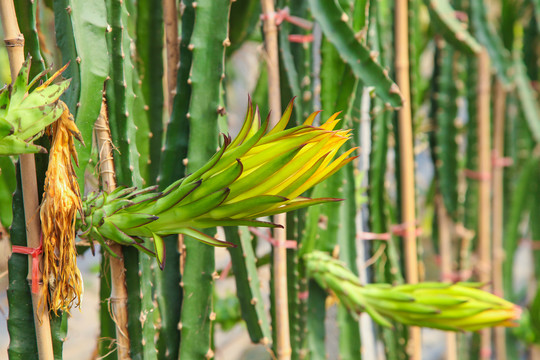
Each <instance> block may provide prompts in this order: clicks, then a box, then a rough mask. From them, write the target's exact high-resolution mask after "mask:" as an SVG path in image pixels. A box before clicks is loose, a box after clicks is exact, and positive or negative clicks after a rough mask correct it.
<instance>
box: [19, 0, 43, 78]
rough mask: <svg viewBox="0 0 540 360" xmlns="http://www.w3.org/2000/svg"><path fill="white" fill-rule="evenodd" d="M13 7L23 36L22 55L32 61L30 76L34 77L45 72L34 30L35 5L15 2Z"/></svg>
mask: <svg viewBox="0 0 540 360" xmlns="http://www.w3.org/2000/svg"><path fill="white" fill-rule="evenodd" d="M14 5H15V12H16V13H17V21H18V23H19V28H20V29H21V32H22V34H23V36H24V53H25V54H28V55H30V56H31V57H32V59H33V62H32V69H31V70H30V76H32V77H34V76H36V75H37V74H39V73H40V72H42V71H44V70H45V60H43V57H42V56H41V49H40V47H39V38H38V32H37V28H36V8H37V3H36V2H34V1H15V2H14Z"/></svg>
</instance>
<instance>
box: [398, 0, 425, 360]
mask: <svg viewBox="0 0 540 360" xmlns="http://www.w3.org/2000/svg"><path fill="white" fill-rule="evenodd" d="M395 16H396V18H395V21H396V23H395V44H396V48H395V51H396V63H395V65H396V80H397V85H398V86H399V89H400V90H401V94H402V96H403V107H402V108H401V109H400V110H399V112H398V122H399V125H398V127H399V129H398V130H399V152H400V156H401V174H400V176H401V197H402V198H401V204H402V205H401V216H402V223H403V224H404V225H405V227H406V231H405V235H404V236H403V241H404V242H405V243H404V248H405V268H406V279H407V282H408V283H410V284H415V283H417V282H418V260H417V249H416V233H415V229H414V228H415V223H416V205H415V185H414V149H413V147H414V144H413V134H412V120H411V101H410V98H411V96H410V82H409V39H408V34H409V25H408V21H409V19H408V2H407V0H397V1H396V8H395ZM408 353H409V356H410V359H411V360H421V359H422V343H421V333H420V328H419V327H416V326H411V327H410V333H409V342H408Z"/></svg>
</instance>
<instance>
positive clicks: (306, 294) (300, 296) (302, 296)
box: [298, 291, 309, 300]
mask: <svg viewBox="0 0 540 360" xmlns="http://www.w3.org/2000/svg"><path fill="white" fill-rule="evenodd" d="M308 298H309V291H301V292H299V293H298V300H307V299H308Z"/></svg>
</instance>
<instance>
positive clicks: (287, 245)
mask: <svg viewBox="0 0 540 360" xmlns="http://www.w3.org/2000/svg"><path fill="white" fill-rule="evenodd" d="M248 229H249V231H251V233H252V234H253V235H256V236H258V237H260V238H263V239H264V240H266V241H268V242H269V243H270V244H272V246H274V247H284V248H286V249H296V248H297V247H298V244H297V242H296V241H295V240H285V241H284V242H278V241H277V240H276V239H274V238H273V237H272V235H271V234H270V231H268V232H266V233H263V232H262V231H260V230H259V229H257V228H254V227H251V226H250V227H249V228H248Z"/></svg>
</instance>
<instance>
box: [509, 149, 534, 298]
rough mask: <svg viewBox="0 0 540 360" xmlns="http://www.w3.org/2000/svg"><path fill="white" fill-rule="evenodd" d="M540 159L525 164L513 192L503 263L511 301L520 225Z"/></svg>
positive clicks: (531, 158)
mask: <svg viewBox="0 0 540 360" xmlns="http://www.w3.org/2000/svg"><path fill="white" fill-rule="evenodd" d="M539 162H540V158H539V157H538V155H537V154H534V155H532V156H531V157H530V158H529V159H528V160H527V162H526V163H525V164H524V166H523V169H522V170H521V172H520V174H519V177H518V180H517V182H516V184H515V188H514V190H513V192H512V198H511V202H510V209H509V211H508V220H507V222H506V226H505V232H504V250H505V253H506V254H507V256H506V257H505V260H504V262H503V286H504V293H505V295H506V296H507V297H509V298H510V299H515V295H514V290H513V289H514V287H513V285H514V280H513V277H512V268H513V266H514V261H513V259H514V254H515V252H516V250H517V247H518V243H519V239H520V234H521V233H520V230H519V227H520V224H521V222H522V219H523V216H524V215H525V213H526V211H528V209H529V208H530V205H531V201H532V200H533V199H532V198H531V190H532V189H533V186H534V176H535V175H536V174H537V169H538V164H539Z"/></svg>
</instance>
